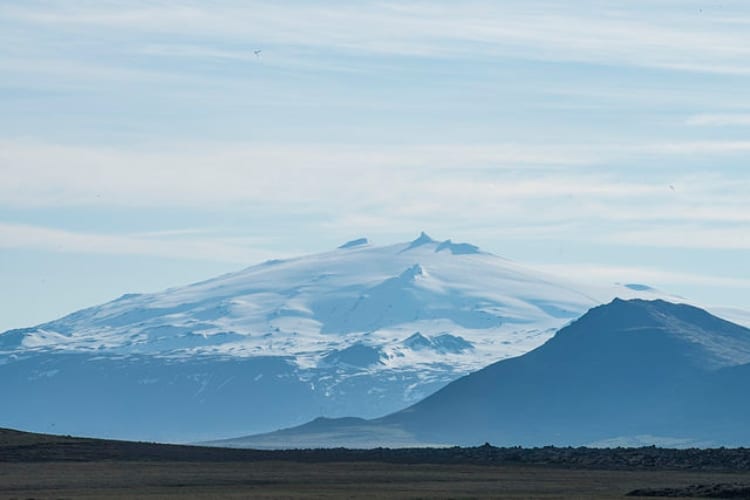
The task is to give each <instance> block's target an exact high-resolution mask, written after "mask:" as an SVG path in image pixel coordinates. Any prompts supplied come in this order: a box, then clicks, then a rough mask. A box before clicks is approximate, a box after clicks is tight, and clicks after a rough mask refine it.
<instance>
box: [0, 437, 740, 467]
mask: <svg viewBox="0 0 750 500" xmlns="http://www.w3.org/2000/svg"><path fill="white" fill-rule="evenodd" d="M100 460H120V461H156V462H158V461H173V462H174V461H178V462H180V461H182V462H248V461H249V462H252V461H295V462H306V463H320V462H383V463H397V464H473V465H503V464H508V465H511V464H513V465H547V466H558V467H575V468H584V469H611V470H690V471H727V472H740V471H750V449H748V448H716V449H695V448H693V449H686V450H676V449H667V448H656V447H645V448H609V449H606V448H558V447H554V446H546V447H543V448H520V447H510V448H498V447H495V446H492V445H490V444H484V445H483V446H476V447H468V448H462V447H458V446H456V447H451V448H399V449H389V448H376V449H372V450H353V449H346V448H331V449H315V450H313V449H307V450H249V449H229V448H212V447H205V446H187V445H171V444H157V443H143V442H132V441H111V440H104V439H88V438H76V437H70V436H55V435H49V434H33V433H27V432H20V431H14V430H10V429H0V463H3V462H4V463H9V462H92V461H100Z"/></svg>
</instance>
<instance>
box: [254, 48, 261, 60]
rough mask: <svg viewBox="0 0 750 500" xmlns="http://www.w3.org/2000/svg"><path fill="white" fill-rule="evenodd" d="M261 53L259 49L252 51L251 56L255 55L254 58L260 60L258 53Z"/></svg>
mask: <svg viewBox="0 0 750 500" xmlns="http://www.w3.org/2000/svg"><path fill="white" fill-rule="evenodd" d="M261 52H263V51H262V50H260V49H258V50H254V51H253V54H255V57H257V58H260V53H261Z"/></svg>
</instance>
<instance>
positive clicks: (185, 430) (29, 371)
mask: <svg viewBox="0 0 750 500" xmlns="http://www.w3.org/2000/svg"><path fill="white" fill-rule="evenodd" d="M614 297H647V298H656V297H665V295H664V294H663V293H661V292H659V291H656V290H653V289H650V288H644V289H640V290H634V289H633V288H632V287H629V286H625V285H608V286H592V285H585V284H580V283H575V282H571V281H569V280H565V279H561V278H558V277H555V276H550V275H548V274H545V273H540V272H538V271H535V270H533V269H530V268H528V267H525V266H523V265H521V264H518V263H515V262H512V261H509V260H507V259H504V258H502V257H498V256H496V255H492V254H490V253H487V252H484V251H482V250H480V249H478V248H477V247H476V246H474V245H470V244H465V243H454V242H452V241H450V240H448V241H444V242H439V241H435V240H433V239H432V238H430V237H429V236H427V235H426V234H424V233H423V234H421V235H420V236H419V237H418V238H417V239H415V240H414V241H411V242H406V243H399V244H395V245H388V246H374V245H372V244H370V243H369V241H368V240H367V239H364V238H360V239H357V240H353V241H351V242H349V243H345V244H344V245H342V247H341V248H338V249H335V250H333V251H331V252H326V253H323V254H317V255H309V256H304V257H299V258H294V259H287V260H274V261H268V262H264V263H262V264H259V265H256V266H252V267H249V268H247V269H244V270H241V271H238V272H235V273H230V274H227V275H223V276H219V277H217V278H214V279H210V280H207V281H203V282H200V283H195V284H192V285H188V286H183V287H177V288H171V289H169V290H165V291H163V292H158V293H149V294H126V295H123V296H122V297H120V298H118V299H116V300H113V301H111V302H108V303H106V304H102V305H98V306H94V307H91V308H88V309H84V310H81V311H77V312H74V313H72V314H70V315H68V316H65V317H63V318H60V319H58V320H55V321H51V322H49V323H45V324H42V325H38V326H35V327H32V328H25V329H19V330H13V331H9V332H6V333H4V334H0V393H2V394H3V401H4V406H5V407H6V408H7V410H4V411H3V412H0V426H3V425H4V426H7V427H17V428H22V429H26V430H32V431H43V432H49V431H52V430H55V431H58V432H62V433H70V434H80V435H89V436H102V437H117V438H129V439H154V440H156V439H158V440H177V441H194V440H198V439H211V438H220V437H228V436H233V435H238V434H242V433H253V432H265V431H270V430H273V429H278V428H279V427H285V426H292V425H296V424H301V423H303V422H306V421H309V420H311V419H313V418H315V417H318V416H321V415H324V416H328V417H342V416H356V417H363V418H372V417H377V416H380V415H383V414H387V413H390V412H394V411H397V410H399V409H402V408H405V407H407V406H409V405H410V404H413V403H415V402H417V401H419V400H420V399H422V398H424V397H425V396H427V395H429V394H431V393H433V392H435V391H436V390H438V389H440V388H441V387H443V386H445V384H447V383H449V382H451V381H453V380H455V379H457V378H459V377H461V376H463V375H466V374H468V373H471V372H473V371H476V370H478V369H480V368H482V367H484V366H487V365H489V364H491V363H493V362H495V361H498V360H500V359H504V358H509V357H513V356H517V355H520V354H523V353H525V352H528V351H530V350H531V349H533V348H535V347H538V346H539V345H541V344H542V343H544V342H545V341H546V340H547V339H549V337H550V336H551V335H552V334H553V333H554V331H555V330H557V329H558V328H559V327H561V326H563V325H564V324H566V323H567V322H569V321H571V320H573V319H575V318H577V317H578V316H580V315H581V314H583V313H584V312H585V311H586V310H588V309H589V308H590V307H592V306H595V305H597V304H601V303H604V302H607V301H609V300H611V299H612V298H614ZM417 332H418V334H419V337H415V335H416V334H417ZM420 338H421V340H419V339H420ZM410 339H411V340H410ZM417 340H418V341H417ZM92 405H94V406H92Z"/></svg>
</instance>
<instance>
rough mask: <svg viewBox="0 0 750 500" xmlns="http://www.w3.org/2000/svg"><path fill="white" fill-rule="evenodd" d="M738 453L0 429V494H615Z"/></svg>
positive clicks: (732, 464)
mask: <svg viewBox="0 0 750 500" xmlns="http://www.w3.org/2000/svg"><path fill="white" fill-rule="evenodd" d="M609 457H612V458H611V459H610V458H609ZM655 457H662V458H655ZM664 457H666V458H664ZM431 459H434V460H431ZM749 460H750V450H739V451H738V450H719V451H709V452H700V451H692V452H682V451H674V450H664V451H663V452H662V451H661V450H658V449H638V450H611V451H602V450H584V449H565V448H562V449H561V448H556V449H555V448H549V449H539V450H521V449H503V448H493V447H490V446H485V447H478V448H453V449H447V450H376V451H372V452H358V451H351V450H328V451H303V452H294V451H286V452H269V451H261V452H258V451H253V450H224V449H218V448H200V447H183V446H164V445H154V444H148V443H126V442H117V441H101V440H88V439H77V438H67V437H59V436H45V435H36V434H27V433H19V432H15V431H9V430H5V431H3V430H0V498H16V499H30V498H34V499H63V498H64V499H72V498H116V499H118V498H150V499H162V498H164V499H173V498H188V499H191V498H195V499H198V498H219V499H220V498H227V499H234V498H248V497H252V498H290V497H293V498H332V497H347V498H353V497H355V498H623V497H624V496H625V494H627V493H628V492H630V491H633V490H636V489H645V488H665V487H670V488H678V487H686V486H690V485H696V484H716V483H725V484H730V483H745V484H747V483H750V462H748V461H749ZM583 464H587V465H583Z"/></svg>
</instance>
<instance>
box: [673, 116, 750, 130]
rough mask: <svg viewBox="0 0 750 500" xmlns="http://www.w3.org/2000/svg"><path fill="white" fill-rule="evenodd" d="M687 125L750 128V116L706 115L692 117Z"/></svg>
mask: <svg viewBox="0 0 750 500" xmlns="http://www.w3.org/2000/svg"><path fill="white" fill-rule="evenodd" d="M687 124H688V125H694V126H702V127H724V126H750V114H742V113H716V114H711V113H705V114H699V115H693V116H691V117H690V118H688V120H687Z"/></svg>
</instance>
